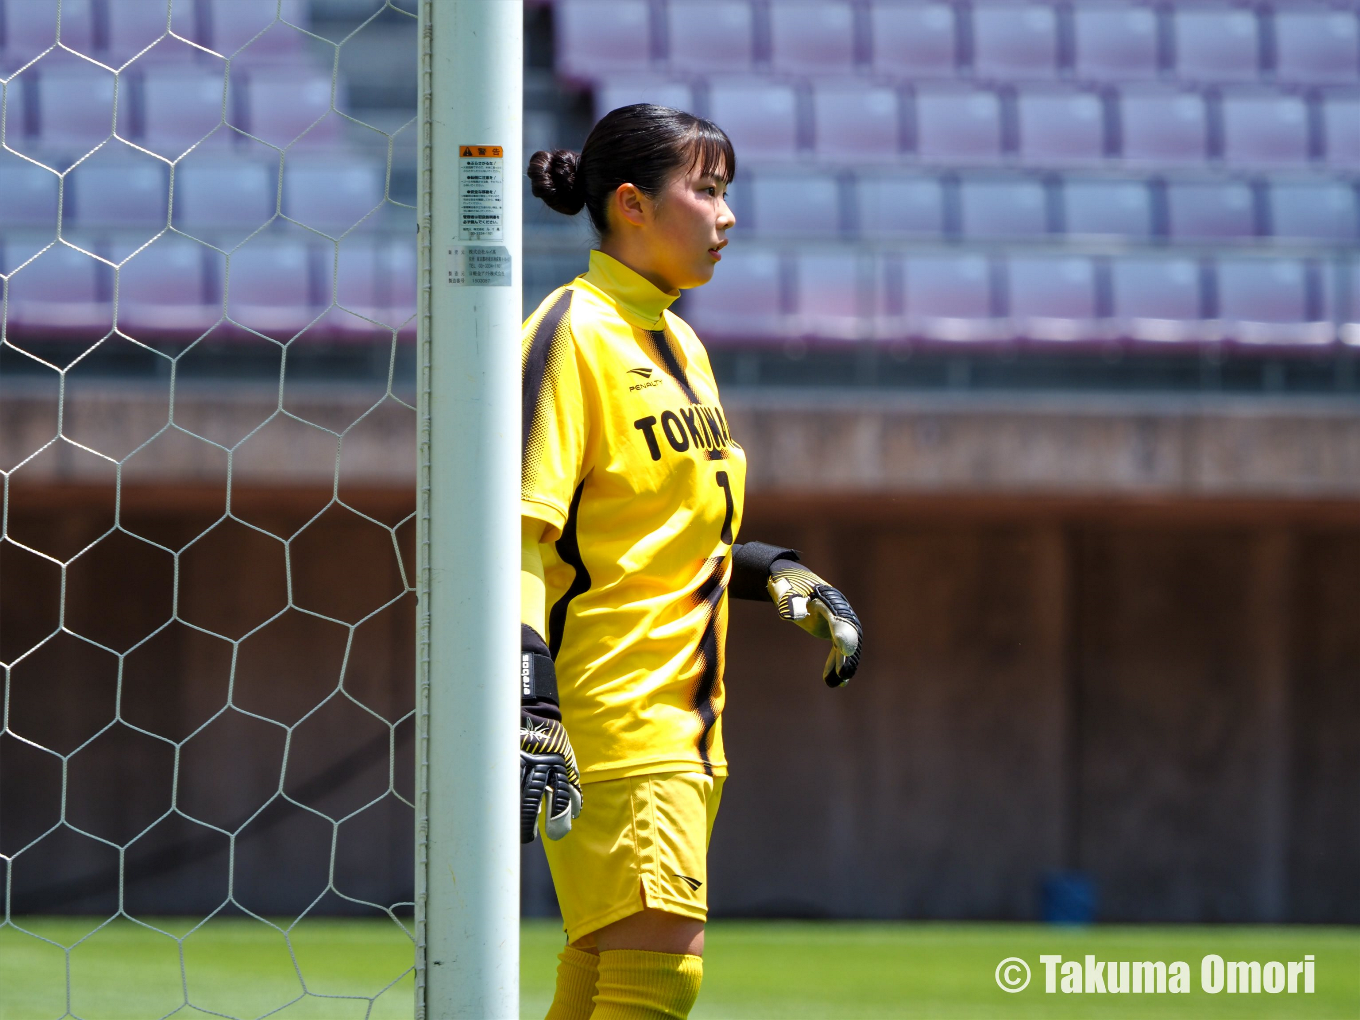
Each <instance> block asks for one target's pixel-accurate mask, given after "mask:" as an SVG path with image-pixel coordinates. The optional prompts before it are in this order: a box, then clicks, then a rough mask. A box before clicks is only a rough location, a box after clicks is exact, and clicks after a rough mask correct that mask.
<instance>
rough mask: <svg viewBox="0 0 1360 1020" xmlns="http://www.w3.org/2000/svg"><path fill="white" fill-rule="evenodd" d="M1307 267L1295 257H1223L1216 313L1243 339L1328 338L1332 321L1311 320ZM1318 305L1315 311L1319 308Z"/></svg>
mask: <svg viewBox="0 0 1360 1020" xmlns="http://www.w3.org/2000/svg"><path fill="white" fill-rule="evenodd" d="M1308 303H1309V302H1308V280H1307V270H1306V268H1305V266H1304V265H1303V263H1302V262H1296V261H1294V260H1292V259H1220V260H1219V263H1218V318H1219V321H1220V323H1221V324H1222V327H1223V329H1224V331H1225V333H1226V334H1227V335H1228V336H1230V337H1232V338H1234V339H1236V340H1240V341H1242V342H1243V343H1330V342H1331V341H1332V340H1333V339H1335V335H1336V331H1335V328H1334V327H1333V325H1332V323H1331V322H1327V321H1321V320H1319V321H1310V319H1312V318H1313V314H1310V313H1314V310H1312V309H1310V308H1309V307H1308ZM1320 311H1321V310H1320V309H1319V310H1316V312H1317V313H1320Z"/></svg>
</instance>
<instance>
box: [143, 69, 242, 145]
mask: <svg viewBox="0 0 1360 1020" xmlns="http://www.w3.org/2000/svg"><path fill="white" fill-rule="evenodd" d="M223 87H224V78H223V75H222V74H221V73H220V71H219V72H218V73H216V74H214V73H212V72H211V71H205V70H200V69H197V68H188V67H178V66H171V67H148V68H147V69H146V73H145V75H144V76H143V79H142V96H143V100H142V101H143V109H144V110H145V127H144V130H143V136H142V144H143V145H145V146H146V147H147V148H148V149H150V150H151V151H152V152H155V153H159V154H160V155H162V156H165V157H167V158H169V159H174V158H175V157H177V156H179V155H180V154H181V153H183V152H185V151H186V150H187V149H188V148H189V147H190V146H193V145H200V146H208V147H211V148H219V149H220V148H223V147H225V146H228V145H230V144H231V142H232V138H233V137H234V136H235V132H233V131H230V130H228V129H226V128H224V127H222V123H223V117H222V111H223Z"/></svg>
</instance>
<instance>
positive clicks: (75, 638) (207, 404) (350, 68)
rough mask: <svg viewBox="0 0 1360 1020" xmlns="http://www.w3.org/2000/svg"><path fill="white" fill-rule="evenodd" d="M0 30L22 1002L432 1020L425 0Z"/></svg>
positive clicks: (1, 870)
mask: <svg viewBox="0 0 1360 1020" xmlns="http://www.w3.org/2000/svg"><path fill="white" fill-rule="evenodd" d="M0 25H3V31H2V32H0V102H2V103H3V125H2V130H3V149H2V150H0V282H2V283H3V307H2V308H0V316H2V319H0V322H2V328H3V339H2V340H0V483H2V484H3V516H2V517H0V522H2V523H3V532H2V533H0V675H2V677H3V684H4V688H3V720H2V721H3V726H2V727H0V888H2V889H3V897H4V908H5V909H4V916H3V919H2V920H0V1015H4V1016H23V1017H40V1016H42V1017H61V1016H66V1015H73V1016H101V1017H102V1016H129V1017H131V1016H135V1017H155V1016H170V1015H172V1014H173V1015H181V1016H189V1015H194V1016H197V1015H216V1016H231V1017H258V1016H264V1015H273V1014H276V1013H277V1015H280V1016H290V1017H293V1016H297V1017H302V1016H315V1017H350V1016H353V1017H365V1016H373V1017H378V1016H410V1015H411V1013H412V997H413V994H414V989H415V983H416V980H415V978H416V975H415V967H414V962H413V961H414V957H415V938H416V924H415V902H414V900H415V886H414V877H413V873H412V862H413V860H414V856H415V855H414V847H413V841H414V838H415V837H414V833H415V828H416V827H415V819H414V814H413V813H414V810H415V801H416V793H415V785H414V784H415V779H414V768H413V751H414V746H415V728H416V721H415V684H414V681H413V678H414V675H415V661H414V660H415V652H414V647H413V641H414V634H415V615H416V608H415V602H416V599H415V591H416V567H415V556H416V549H415V546H416V534H415V533H416V524H415V518H414V514H415V499H416V497H415V477H416V476H415V472H416V456H415V451H416V445H415V436H416V431H417V412H416V397H415V385H416V380H415V363H416V354H415V339H414V337H415V321H416V318H415V311H416V244H415V230H414V227H415V219H416V152H417V135H418V130H417V125H416V123H415V117H416V82H417V59H418V45H417V11H416V4H415V0H392V2H383V0H311V2H305V0H0Z"/></svg>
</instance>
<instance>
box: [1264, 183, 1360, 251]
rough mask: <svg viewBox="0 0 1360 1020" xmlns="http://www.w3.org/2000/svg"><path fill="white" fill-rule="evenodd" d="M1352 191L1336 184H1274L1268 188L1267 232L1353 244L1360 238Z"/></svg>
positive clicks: (1344, 185)
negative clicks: (1268, 223)
mask: <svg viewBox="0 0 1360 1020" xmlns="http://www.w3.org/2000/svg"><path fill="white" fill-rule="evenodd" d="M1358 213H1360V210H1357V208H1356V196H1355V189H1354V188H1353V187H1352V186H1351V185H1348V184H1339V183H1325V184H1324V183H1317V184H1303V183H1283V182H1281V183H1275V184H1272V185H1271V186H1270V233H1271V234H1272V235H1273V236H1274V237H1282V238H1303V239H1307V240H1312V241H1330V242H1335V243H1338V244H1353V243H1354V242H1355V241H1356V239H1357V237H1360V224H1357V214H1358Z"/></svg>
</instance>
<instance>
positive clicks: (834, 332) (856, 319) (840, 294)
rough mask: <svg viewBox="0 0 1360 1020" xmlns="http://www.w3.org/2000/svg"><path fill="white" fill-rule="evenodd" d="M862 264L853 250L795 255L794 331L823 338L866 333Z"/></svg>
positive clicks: (868, 328)
mask: <svg viewBox="0 0 1360 1020" xmlns="http://www.w3.org/2000/svg"><path fill="white" fill-rule="evenodd" d="M865 269H866V267H865V266H864V265H863V264H862V260H861V259H860V258H859V257H857V256H856V255H855V253H854V252H815V253H807V254H803V255H800V256H799V257H798V326H797V327H796V328H797V330H798V332H800V333H802V334H804V335H805V336H815V337H823V338H825V339H846V340H850V339H857V338H860V337H864V336H867V334H868V333H869V332H870V330H871V327H872V320H871V318H870V316H869V315H868V314H867V307H868V305H867V302H866V301H865V300H864V298H865V297H866V296H867V293H866V291H867V288H866V287H865V282H866V280H865V276H866V274H865V272H864V270H865Z"/></svg>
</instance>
